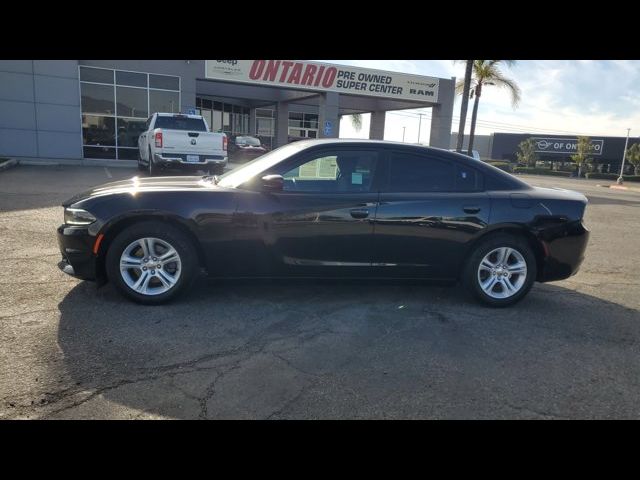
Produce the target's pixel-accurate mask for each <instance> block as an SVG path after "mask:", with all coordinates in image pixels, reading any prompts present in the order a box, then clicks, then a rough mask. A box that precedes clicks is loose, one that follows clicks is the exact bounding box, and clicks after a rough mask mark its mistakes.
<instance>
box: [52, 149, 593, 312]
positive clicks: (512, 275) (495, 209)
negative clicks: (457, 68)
mask: <svg viewBox="0 0 640 480" xmlns="http://www.w3.org/2000/svg"><path fill="white" fill-rule="evenodd" d="M63 205H64V207H65V210H64V225H61V226H60V227H59V228H58V242H59V245H60V251H61V254H62V261H61V262H60V268H62V269H63V271H64V272H66V273H68V274H70V275H74V276H77V277H79V278H84V279H87V280H94V279H97V280H98V281H100V282H101V283H102V282H103V281H106V280H110V281H111V282H113V283H114V285H115V286H116V287H117V288H118V289H119V290H120V292H122V293H123V294H124V295H126V296H127V297H128V298H130V299H132V300H134V301H137V302H140V303H146V304H160V303H163V302H166V301H168V300H170V299H172V298H174V297H175V296H176V295H177V294H179V293H180V292H185V291H189V290H190V285H191V282H192V281H193V280H194V279H195V278H196V277H197V276H198V273H199V272H200V271H201V269H202V268H203V267H204V268H205V269H206V271H207V273H208V274H209V275H210V276H212V277H217V278H247V277H259V278H263V279H264V278H267V277H269V278H281V277H295V278H298V279H300V278H314V277H316V278H319V277H322V278H333V279H335V278H340V277H344V278H346V277H351V278H366V277H373V278H382V277H388V278H394V279H401V278H405V279H416V278H426V279H432V280H442V281H456V280H458V281H460V282H461V283H462V284H463V285H464V286H465V287H466V288H467V289H468V290H469V291H470V292H471V293H472V294H473V295H474V296H475V297H476V298H477V299H479V300H480V301H482V302H484V303H486V304H488V305H491V306H495V307H504V306H507V305H512V304H514V303H515V302H517V301H518V300H520V299H521V298H522V297H524V296H525V295H526V294H527V292H528V291H529V289H530V288H531V286H532V285H533V282H534V281H539V282H550V281H554V280H561V279H564V278H568V277H570V276H571V275H573V274H574V273H576V272H577V271H578V268H579V267H580V264H581V263H582V260H583V258H584V253H585V248H586V246H587V240H588V238H589V232H588V231H587V230H586V228H585V227H584V224H583V218H584V213H585V208H586V206H587V198H586V197H585V196H584V195H582V194H581V193H577V192H571V191H569V190H561V189H550V188H538V187H532V186H529V185H528V184H527V183H525V182H523V181H522V180H520V179H518V178H516V177H513V176H511V175H509V174H508V173H506V172H503V171H502V170H498V169H497V168H495V167H492V166H491V165H489V164H487V163H485V162H477V161H475V160H472V159H470V158H469V157H466V156H464V155H457V154H454V153H451V152H448V151H446V150H440V149H435V148H429V147H421V146H415V145H408V144H405V143H392V142H384V141H374V140H337V139H325V140H305V141H300V142H294V143H291V144H288V145H285V146H282V147H280V148H278V149H275V150H273V151H271V152H269V153H267V154H265V155H264V156H262V157H260V158H258V159H257V160H255V161H254V162H251V163H248V164H246V165H243V166H240V167H238V168H236V169H233V170H231V171H229V172H227V173H225V174H224V175H223V176H221V177H219V178H218V177H212V176H205V177H165V178H145V177H134V178H132V179H129V180H122V181H119V182H114V183H110V184H106V185H102V186H98V187H94V188H93V189H91V190H89V191H87V192H84V193H81V194H79V195H76V196H74V197H73V198H71V199H69V200H67V201H66V202H64V204H63ZM541 308H542V309H544V306H541Z"/></svg>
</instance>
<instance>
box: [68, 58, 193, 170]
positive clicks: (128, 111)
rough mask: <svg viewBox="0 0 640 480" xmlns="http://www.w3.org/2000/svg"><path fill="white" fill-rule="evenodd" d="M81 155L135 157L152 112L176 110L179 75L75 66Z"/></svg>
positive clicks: (175, 111)
mask: <svg viewBox="0 0 640 480" xmlns="http://www.w3.org/2000/svg"><path fill="white" fill-rule="evenodd" d="M79 77H80V105H81V110H82V147H83V155H84V157H85V158H109V159H122V160H135V159H137V158H138V136H139V135H140V133H141V132H142V131H144V129H145V123H146V121H147V119H148V117H149V116H151V115H153V114H154V113H156V112H168V113H180V111H181V110H180V108H181V105H180V77H175V76H170V75H158V74H151V73H144V72H129V71H125V70H113V69H108V68H98V67H87V66H80V67H79Z"/></svg>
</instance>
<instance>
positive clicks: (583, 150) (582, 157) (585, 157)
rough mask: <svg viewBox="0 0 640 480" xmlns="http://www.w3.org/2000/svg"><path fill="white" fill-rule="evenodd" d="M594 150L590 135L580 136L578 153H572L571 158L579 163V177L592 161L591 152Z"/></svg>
mask: <svg viewBox="0 0 640 480" xmlns="http://www.w3.org/2000/svg"><path fill="white" fill-rule="evenodd" d="M592 151H593V146H592V145H591V139H590V138H589V137H578V145H577V148H576V153H574V154H573V155H571V160H573V162H575V164H576V165H578V178H579V177H581V176H582V168H583V166H584V165H586V164H587V163H589V162H590V161H591V158H590V157H589V154H590V153H591V152H592Z"/></svg>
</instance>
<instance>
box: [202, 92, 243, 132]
mask: <svg viewBox="0 0 640 480" xmlns="http://www.w3.org/2000/svg"><path fill="white" fill-rule="evenodd" d="M196 113H197V114H198V115H202V116H203V117H204V118H205V119H206V121H207V124H208V125H209V128H211V131H212V132H224V133H226V134H227V135H228V136H232V135H234V136H235V135H246V134H248V133H249V109H248V108H247V107H241V106H238V105H232V104H230V103H222V102H215V101H213V100H210V99H208V98H204V97H196Z"/></svg>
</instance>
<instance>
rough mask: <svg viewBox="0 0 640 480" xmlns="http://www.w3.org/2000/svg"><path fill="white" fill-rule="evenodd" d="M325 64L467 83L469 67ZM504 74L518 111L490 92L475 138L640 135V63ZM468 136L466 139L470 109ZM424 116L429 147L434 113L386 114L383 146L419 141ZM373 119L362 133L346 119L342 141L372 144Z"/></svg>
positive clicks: (542, 64)
mask: <svg viewBox="0 0 640 480" xmlns="http://www.w3.org/2000/svg"><path fill="white" fill-rule="evenodd" d="M323 61H324V62H327V63H335V64H341V65H351V66H358V67H364V68H374V69H380V70H390V71H396V72H402V73H412V74H417V75H427V76H433V77H441V78H451V77H456V79H459V78H464V68H465V66H464V63H456V64H454V62H453V61H451V60H323ZM502 70H503V72H504V74H505V75H506V76H508V77H510V78H512V79H514V80H515V81H516V82H517V83H518V85H519V86H520V89H521V97H522V98H521V101H520V104H519V105H518V107H517V108H515V109H514V108H513V107H512V105H511V95H510V94H509V93H508V91H506V90H503V89H501V88H498V87H491V86H490V87H485V88H484V89H483V91H482V97H481V99H480V104H479V108H478V122H477V126H476V134H479V135H487V134H491V133H494V132H511V133H535V134H537V135H538V136H540V135H543V134H545V133H546V134H567V135H589V136H599V135H602V136H605V135H606V136H619V137H624V136H626V134H627V128H631V136H632V137H634V136H635V137H638V136H640V61H637V60H519V61H517V62H516V64H515V65H514V66H512V67H508V66H503V67H502ZM472 102H473V101H470V102H469V113H468V114H467V122H466V128H465V134H468V133H469V128H470V123H471V109H472V106H473V103H472ZM419 112H424V113H425V114H426V116H423V117H422V125H421V129H420V130H421V131H420V138H419V140H420V143H425V144H426V143H428V142H429V128H430V117H431V113H430V109H428V108H427V109H419V110H402V111H397V112H393V113H391V112H388V113H387V116H386V121H385V140H396V141H402V136H403V127H405V128H404V135H405V141H406V142H412V143H415V142H417V141H418V126H419V116H418V113H419ZM459 119H460V97H459V96H456V101H455V105H454V111H453V123H452V128H451V130H452V131H453V132H456V131H457V130H458V122H459ZM368 135H369V115H368V114H365V115H363V128H362V129H361V130H360V131H359V132H358V131H356V130H355V129H354V128H353V126H352V125H351V120H350V118H349V117H343V119H342V122H341V123H340V137H342V138H368Z"/></svg>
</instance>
